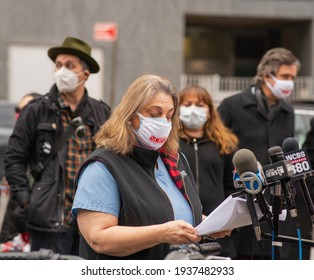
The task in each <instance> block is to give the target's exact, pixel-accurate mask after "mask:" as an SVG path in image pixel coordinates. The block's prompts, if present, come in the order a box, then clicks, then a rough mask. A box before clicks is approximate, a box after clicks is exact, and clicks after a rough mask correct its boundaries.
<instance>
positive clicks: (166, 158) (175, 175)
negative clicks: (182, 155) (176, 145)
mask: <svg viewBox="0 0 314 280" xmlns="http://www.w3.org/2000/svg"><path fill="white" fill-rule="evenodd" d="M160 157H161V159H162V161H163V163H164V165H165V166H166V168H167V170H168V172H169V175H170V177H171V179H172V181H173V182H174V183H175V185H176V186H177V188H178V189H179V191H180V192H181V193H182V195H183V196H184V198H185V199H186V200H187V201H189V200H188V198H187V196H186V193H185V189H184V182H183V178H182V175H181V172H180V170H179V168H178V157H179V155H178V154H176V155H170V154H167V153H165V152H164V151H160Z"/></svg>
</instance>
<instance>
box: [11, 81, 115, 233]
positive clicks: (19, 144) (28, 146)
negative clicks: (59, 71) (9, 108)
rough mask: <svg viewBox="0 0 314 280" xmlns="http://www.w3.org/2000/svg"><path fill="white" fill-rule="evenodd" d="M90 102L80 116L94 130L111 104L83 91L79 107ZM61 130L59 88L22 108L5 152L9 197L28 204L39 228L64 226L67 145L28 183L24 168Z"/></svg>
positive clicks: (40, 157)
mask: <svg viewBox="0 0 314 280" xmlns="http://www.w3.org/2000/svg"><path fill="white" fill-rule="evenodd" d="M84 106H89V108H88V114H87V116H86V118H85V119H84V120H83V122H84V124H86V125H88V126H90V127H91V129H92V132H93V134H95V133H96V132H97V130H98V129H99V127H100V126H101V125H102V124H103V123H104V122H105V121H106V120H107V119H108V117H109V114H110V107H109V106H108V105H107V104H105V103H103V102H101V101H96V100H95V99H93V98H91V97H89V96H88V94H87V91H86V90H85V95H84V97H83V99H82V101H81V102H80V104H79V106H78V109H77V110H78V111H79V110H80V109H83V107H84ZM63 133H64V129H63V126H62V120H61V109H60V107H59V104H58V90H57V88H56V86H55V85H54V86H53V87H52V88H51V90H50V92H49V93H47V94H46V95H44V96H43V97H40V98H38V99H36V100H34V101H32V102H31V103H29V104H28V105H27V106H26V107H25V108H24V109H23V110H22V112H21V114H20V117H19V119H18V120H17V122H16V125H15V128H14V131H13V133H12V135H11V137H10V139H9V143H8V146H7V148H6V152H5V176H6V178H7V180H8V182H9V184H10V186H11V188H12V197H13V199H15V200H16V201H17V202H18V203H19V204H20V205H21V206H23V207H24V205H25V204H28V205H29V207H28V226H29V227H30V228H32V229H35V230H40V231H54V232H56V231H60V230H62V229H63V225H64V224H63V213H64V209H63V208H64V196H65V194H64V186H65V160H66V154H67V151H66V147H65V145H64V147H63V148H61V149H60V150H59V151H58V153H57V156H55V157H53V159H52V160H50V162H49V163H48V164H47V166H46V168H45V169H44V170H43V171H42V172H41V174H40V175H39V176H37V177H36V179H35V182H34V184H33V186H32V189H30V187H29V183H28V176H27V171H28V169H29V168H30V169H33V168H34V166H35V165H36V164H37V163H38V162H39V161H42V160H43V158H44V156H45V154H44V153H43V145H44V144H45V145H47V144H48V146H49V145H51V146H53V145H54V144H55V143H56V142H57V141H58V139H60V137H61V136H62V134H63Z"/></svg>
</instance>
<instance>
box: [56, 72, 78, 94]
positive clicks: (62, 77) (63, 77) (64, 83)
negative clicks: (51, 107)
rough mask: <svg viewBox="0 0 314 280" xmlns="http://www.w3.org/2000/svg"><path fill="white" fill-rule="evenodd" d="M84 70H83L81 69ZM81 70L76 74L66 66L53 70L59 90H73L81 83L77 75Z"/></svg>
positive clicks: (65, 91)
mask: <svg viewBox="0 0 314 280" xmlns="http://www.w3.org/2000/svg"><path fill="white" fill-rule="evenodd" d="M83 72H84V71H83ZM83 72H81V73H79V74H76V73H74V72H73V71H71V70H69V69H68V68H66V67H64V66H63V67H61V68H60V69H59V70H57V71H56V72H55V78H56V84H57V88H58V90H59V91H61V92H63V93H69V92H73V91H74V90H75V89H76V88H77V87H78V86H79V85H80V84H81V83H83V82H84V80H82V81H81V82H79V78H78V76H79V75H81V74H82V73H83Z"/></svg>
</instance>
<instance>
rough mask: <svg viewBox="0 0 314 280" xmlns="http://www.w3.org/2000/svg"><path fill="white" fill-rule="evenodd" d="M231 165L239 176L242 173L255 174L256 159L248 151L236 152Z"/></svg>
mask: <svg viewBox="0 0 314 280" xmlns="http://www.w3.org/2000/svg"><path fill="white" fill-rule="evenodd" d="M232 163H233V166H234V167H235V169H236V171H237V173H238V174H239V175H241V174H242V173H243V172H253V173H256V172H257V160H256V157H255V155H254V154H253V152H252V151H250V150H248V149H241V150H238V151H237V152H236V153H235V154H234V156H233V158H232Z"/></svg>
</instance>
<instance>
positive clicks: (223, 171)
mask: <svg viewBox="0 0 314 280" xmlns="http://www.w3.org/2000/svg"><path fill="white" fill-rule="evenodd" d="M180 151H181V152H182V153H183V154H184V155H185V156H186V158H187V160H188V161H189V164H190V166H191V170H192V173H193V175H194V177H195V180H196V183H197V182H198V185H199V197H200V200H201V203H202V207H203V214H204V215H206V216H207V215H209V214H210V213H211V212H212V211H213V210H214V209H216V208H217V206H218V205H219V204H220V203H222V202H223V200H224V199H225V198H226V197H227V196H228V194H230V193H231V192H234V188H233V181H232V171H233V165H232V155H221V154H220V152H219V148H218V147H217V146H216V144H215V143H214V142H212V141H209V139H208V138H207V137H204V138H200V139H196V138H192V139H190V141H189V142H188V143H187V141H186V140H185V139H182V140H181V141H180ZM217 241H218V242H219V243H220V245H221V246H222V251H221V254H220V255H221V256H224V257H230V258H235V256H236V251H235V248H234V245H233V242H232V240H231V238H230V237H225V238H220V239H218V240H217Z"/></svg>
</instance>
